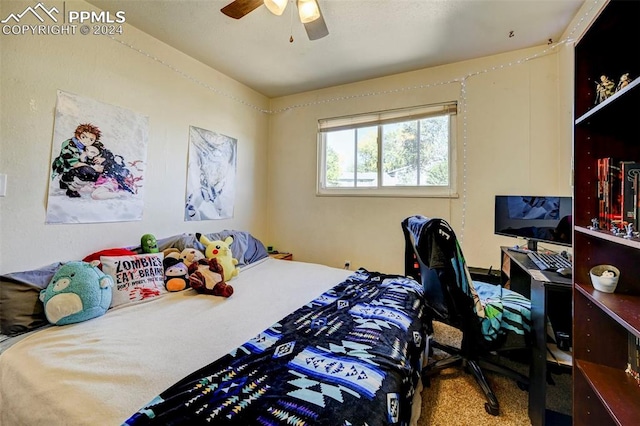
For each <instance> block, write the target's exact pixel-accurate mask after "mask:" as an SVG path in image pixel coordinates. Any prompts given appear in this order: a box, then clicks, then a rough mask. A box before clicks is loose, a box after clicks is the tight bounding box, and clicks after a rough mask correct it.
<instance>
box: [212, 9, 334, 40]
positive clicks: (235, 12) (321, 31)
mask: <svg viewBox="0 0 640 426" xmlns="http://www.w3.org/2000/svg"><path fill="white" fill-rule="evenodd" d="M287 3H289V0H235V1H233V2H231V3H229V4H228V5H226V6H225V7H223V8H222V9H220V11H221V12H222V13H224V14H225V15H227V16H229V17H231V18H234V19H240V18H242V17H243V16H244V15H246V14H248V13H250V12H253V11H254V10H255V9H257V8H258V7H260V6H261V5H263V4H264V5H265V6H267V9H269V11H270V12H271V13H273V14H274V15H278V16H280V15H282V12H284V9H285V8H286V7H287ZM296 5H297V6H298V15H299V16H300V22H302V24H303V25H304V29H305V30H306V31H307V36H309V40H318V39H320V38H322V37H324V36H326V35H328V34H329V30H328V29H327V24H326V23H325V22H324V18H323V17H322V12H320V5H319V4H318V2H317V0H296Z"/></svg>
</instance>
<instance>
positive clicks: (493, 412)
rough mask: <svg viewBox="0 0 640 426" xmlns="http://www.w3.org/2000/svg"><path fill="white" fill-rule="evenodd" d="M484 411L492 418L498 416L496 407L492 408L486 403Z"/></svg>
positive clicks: (498, 412) (498, 411)
mask: <svg viewBox="0 0 640 426" xmlns="http://www.w3.org/2000/svg"><path fill="white" fill-rule="evenodd" d="M484 409H485V411H486V412H487V413H489V414H491V415H492V416H497V415H498V414H500V410H499V409H498V407H492V406H491V405H490V404H489V403H488V402H485V403H484Z"/></svg>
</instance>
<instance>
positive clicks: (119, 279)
mask: <svg viewBox="0 0 640 426" xmlns="http://www.w3.org/2000/svg"><path fill="white" fill-rule="evenodd" d="M163 259H164V255H163V254H162V253H148V254H136V255H129V256H101V257H100V262H102V270H103V271H104V273H105V274H107V275H110V276H111V278H113V298H112V299H111V307H112V308H115V307H116V306H120V305H124V304H127V303H131V302H137V301H141V300H148V299H151V298H153V297H157V296H161V295H163V294H165V293H166V292H167V290H166V289H165V287H164V269H163V267H162V260H163Z"/></svg>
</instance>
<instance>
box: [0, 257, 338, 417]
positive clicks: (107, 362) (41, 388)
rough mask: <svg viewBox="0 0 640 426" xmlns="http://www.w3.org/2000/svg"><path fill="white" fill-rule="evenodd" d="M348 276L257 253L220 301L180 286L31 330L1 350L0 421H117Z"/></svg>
mask: <svg viewBox="0 0 640 426" xmlns="http://www.w3.org/2000/svg"><path fill="white" fill-rule="evenodd" d="M349 274H350V271H346V270H343V269H336V268H329V267H326V266H322V265H315V264H309V263H301V262H290V261H282V260H274V259H265V260H263V261H260V262H257V263H256V264H254V265H251V266H249V267H246V268H244V269H243V270H242V271H241V272H240V275H239V276H238V277H236V278H234V279H233V280H232V281H230V282H229V284H231V285H233V287H234V290H235V292H234V294H233V296H231V297H230V298H229V299H223V298H219V297H215V296H207V295H199V294H196V293H195V292H194V291H193V290H187V291H184V292H179V293H170V294H167V295H165V296H162V297H159V298H156V299H154V300H151V301H148V302H142V303H138V304H133V305H125V306H124V307H121V308H117V309H113V310H110V311H109V312H108V313H107V314H106V315H104V316H102V317H99V318H96V319H93V320H90V321H86V322H83V323H79V324H73V325H68V326H62V327H50V328H47V329H45V330H42V331H40V332H37V333H34V334H33V335H31V336H29V337H27V338H25V339H23V340H21V341H20V342H18V343H16V344H15V345H14V346H12V347H11V348H9V349H8V350H7V351H6V352H4V353H3V354H2V355H1V356H0V424H1V425H3V426H13V425H29V426H31V425H117V424H121V423H122V422H123V421H124V420H126V419H127V418H128V417H129V416H130V415H132V414H133V413H134V412H136V411H137V410H138V409H139V408H140V407H142V406H143V405H144V404H146V403H147V402H149V400H150V399H151V398H153V397H154V396H156V395H157V394H158V393H160V392H162V391H163V390H165V389H166V388H168V387H169V386H171V385H173V384H174V383H175V382H176V381H178V380H180V379H181V378H183V377H184V376H186V375H187V374H189V373H191V372H193V371H194V370H196V369H198V368H200V367H203V366H205V365H207V364H208V363H210V362H212V361H214V360H215V359H217V358H219V357H221V356H222V355H224V354H226V353H227V352H229V351H230V350H231V349H233V348H235V347H236V346H239V345H241V344H242V343H244V342H245V341H247V340H248V339H250V338H252V337H254V336H255V335H256V334H258V333H259V332H261V331H262V330H264V329H265V328H267V327H269V326H270V325H272V324H273V323H275V322H276V321H278V320H280V319H281V318H283V317H284V316H286V315H287V314H289V313H290V312H292V311H294V310H295V309H297V308H299V307H300V306H302V305H304V304H305V303H307V302H309V301H311V300H312V299H314V298H315V297H316V296H318V295H320V294H321V293H323V292H324V291H326V290H327V289H329V288H331V287H333V286H334V285H336V284H338V283H339V282H341V281H343V280H344V278H345V277H347V276H348V275H349Z"/></svg>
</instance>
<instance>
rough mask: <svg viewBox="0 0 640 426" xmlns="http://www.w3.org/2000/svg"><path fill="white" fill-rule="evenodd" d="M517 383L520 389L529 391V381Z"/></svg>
mask: <svg viewBox="0 0 640 426" xmlns="http://www.w3.org/2000/svg"><path fill="white" fill-rule="evenodd" d="M516 384H517V385H518V389H520V390H522V391H525V392H527V391H529V385H528V384H527V383H523V382H516Z"/></svg>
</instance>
